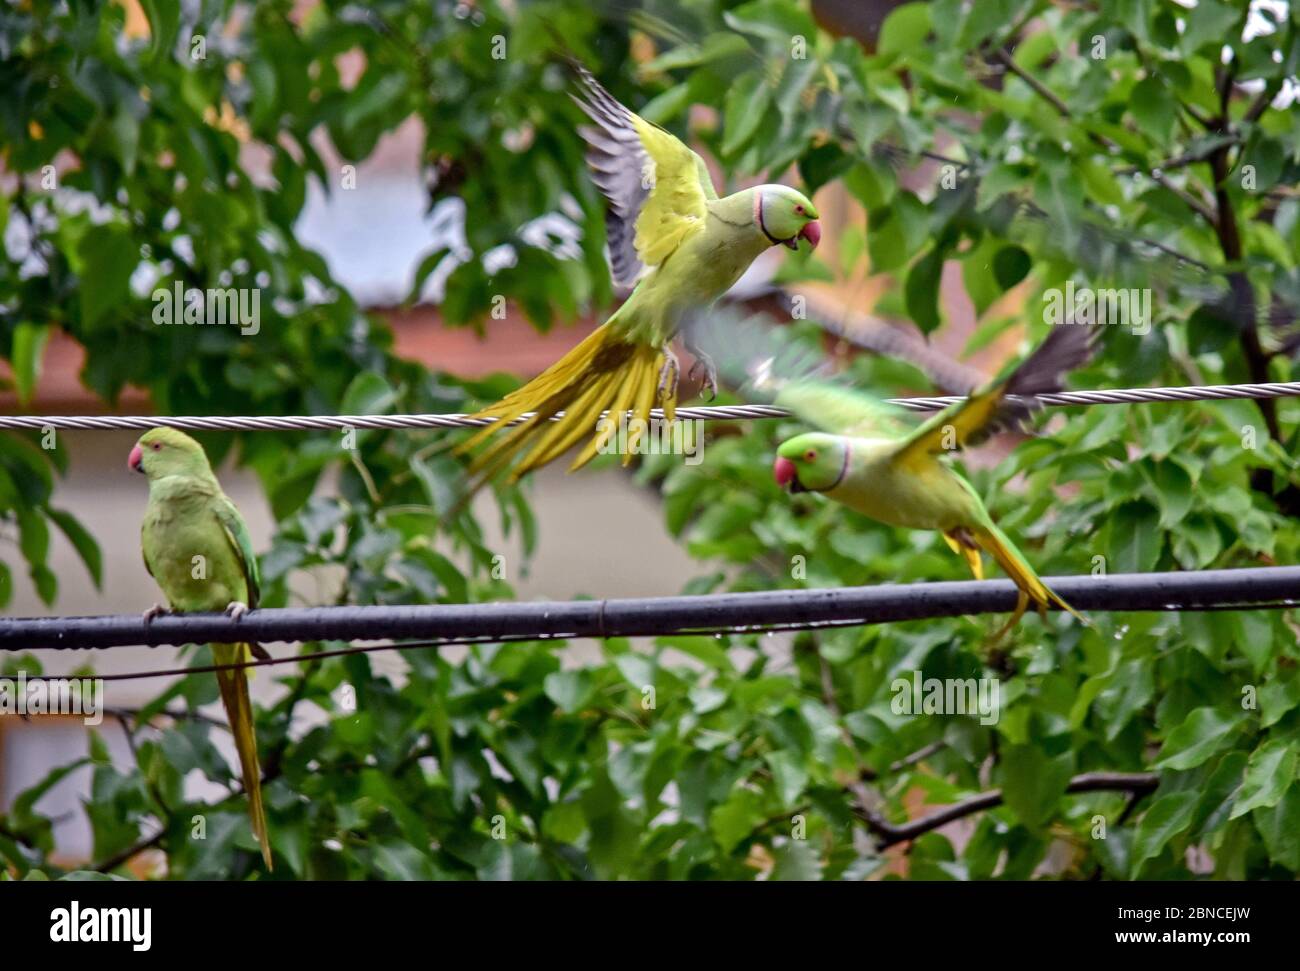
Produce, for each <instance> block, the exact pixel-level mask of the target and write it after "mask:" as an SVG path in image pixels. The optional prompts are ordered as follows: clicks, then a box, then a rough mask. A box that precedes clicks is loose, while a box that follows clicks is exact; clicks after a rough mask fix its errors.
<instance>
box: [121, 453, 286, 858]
mask: <svg viewBox="0 0 1300 971" xmlns="http://www.w3.org/2000/svg"><path fill="white" fill-rule="evenodd" d="M128 465H129V466H130V467H131V468H132V469H134V470H135V471H137V472H142V473H144V475H145V476H147V477H148V479H149V504H148V506H147V507H146V508H145V514H144V523H143V524H142V526H141V528H140V544H141V548H142V550H143V552H144V565H145V569H147V570H148V571H149V574H150V575H151V576H152V577H153V578H154V580H156V581H157V582H158V586H159V587H161V588H162V591H163V593H164V594H165V595H166V597H167V603H168V605H169V607H170V609H171V610H174V611H178V612H182V613H184V612H198V611H225V612H226V613H229V614H231V615H233V616H235V617H239V616H240V615H242V614H243V613H245V612H246V611H248V610H249V609H250V608H253V607H256V606H257V598H258V586H259V580H258V571H257V557H255V556H254V555H253V547H252V543H251V541H250V540H249V537H248V527H247V526H246V525H245V524H244V517H243V516H241V515H240V514H239V510H238V509H236V508H235V504H234V503H233V502H231V501H230V499H229V498H228V497H227V496H226V494H225V493H224V492H222V491H221V486H220V485H219V484H218V483H217V478H216V476H214V475H213V474H212V467H211V466H210V465H209V464H208V457H207V455H205V454H204V452H203V447H202V446H201V445H199V443H198V442H196V441H195V440H194V439H192V438H190V437H189V436H188V435H186V434H185V433H184V432H179V431H177V430H176V429H174V428H153V429H150V430H149V431H147V432H145V433H144V434H143V435H142V436H140V440H139V441H138V442H137V443H136V445H135V447H134V448H133V449H131V456H130V458H129V459H128ZM162 612H164V611H163V608H161V607H157V606H155V607H154V608H152V609H151V610H149V611H147V612H146V614H145V617H146V619H151V618H152V617H154V616H156V615H157V614H159V613H162ZM252 655H257V656H258V657H266V656H267V655H266V653H265V651H263V650H262V649H261V648H260V647H258V646H257V645H255V644H213V645H212V656H213V659H214V662H215V663H216V664H239V663H241V662H244V661H247V660H249V658H250V657H251V656H252ZM217 684H218V686H219V687H220V689H221V701H222V703H223V704H224V705H225V708H226V716H227V717H228V718H229V719H230V730H231V733H232V734H233V736H234V739H235V749H236V751H238V753H239V766H240V771H241V774H242V776H243V780H244V791H245V792H246V793H247V795H248V813H249V816H250V817H251V819H252V822H253V833H254V834H255V835H256V836H257V841H258V843H259V844H260V845H261V847H262V859H263V860H265V861H266V868H267V869H268V870H270V869H271V844H270V842H269V840H268V837H267V831H266V811H265V809H264V808H263V805H262V773H261V769H260V768H259V767H258V762H257V739H256V738H255V737H254V735H253V707H252V701H251V700H250V698H249V695H248V677H247V675H246V673H245V672H244V671H243V670H233V671H218V672H217Z"/></svg>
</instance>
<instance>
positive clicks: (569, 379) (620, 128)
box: [461, 65, 821, 481]
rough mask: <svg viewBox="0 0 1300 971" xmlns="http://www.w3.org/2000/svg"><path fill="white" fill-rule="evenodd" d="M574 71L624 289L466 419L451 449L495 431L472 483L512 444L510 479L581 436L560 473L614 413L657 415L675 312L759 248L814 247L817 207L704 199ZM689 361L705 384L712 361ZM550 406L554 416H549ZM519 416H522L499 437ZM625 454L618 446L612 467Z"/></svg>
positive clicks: (685, 173) (707, 297)
mask: <svg viewBox="0 0 1300 971" xmlns="http://www.w3.org/2000/svg"><path fill="white" fill-rule="evenodd" d="M574 69H575V70H576V71H577V73H578V77H579V79H580V80H581V83H582V85H583V89H584V95H585V97H583V98H575V99H574V100H576V101H577V102H578V104H579V105H580V106H581V107H582V109H583V111H585V112H586V114H587V116H588V117H589V118H590V119H591V121H592V122H593V123H594V124H593V125H590V126H586V127H584V128H582V129H581V133H582V136H583V138H584V139H585V140H586V141H587V144H588V147H589V151H588V154H587V162H588V165H589V166H590V168H591V171H592V177H593V180H594V181H595V183H596V185H597V187H599V189H600V190H601V192H602V193H604V195H605V197H606V199H607V200H608V203H609V208H608V211H607V213H606V227H607V233H606V235H607V238H608V242H609V258H610V265H611V271H612V275H613V279H614V283H615V284H616V285H619V286H632V285H635V289H634V290H633V291H632V293H631V296H629V297H628V299H627V301H626V302H624V304H623V305H622V306H621V307H619V309H618V310H617V311H616V312H615V313H614V315H613V316H612V317H610V318H609V320H608V321H606V322H605V324H604V325H602V326H601V327H599V328H598V329H597V330H596V331H595V332H594V333H592V334H591V336H589V337H588V338H587V339H586V340H584V341H583V342H582V343H581V344H579V345H578V346H577V347H576V348H574V349H573V350H572V351H570V352H569V353H568V354H566V355H565V356H564V357H563V358H561V359H560V360H559V361H558V362H556V363H555V364H553V365H552V366H551V367H549V368H548V369H547V370H546V371H544V372H543V373H542V374H540V375H539V376H538V377H536V378H534V379H533V380H532V381H530V382H528V384H526V385H524V387H522V388H520V389H519V390H518V391H515V392H513V393H512V394H510V395H507V396H506V397H505V398H503V399H502V400H501V401H499V402H498V403H496V404H494V405H492V406H490V407H488V408H485V409H483V410H482V411H480V412H479V413H478V415H477V416H476V417H480V418H495V419H497V421H496V422H495V423H494V424H492V425H490V426H488V427H486V428H484V429H483V430H482V431H481V432H479V433H478V434H476V435H474V436H473V437H472V438H470V439H469V441H467V442H466V443H464V445H462V446H461V448H462V450H463V449H466V448H470V447H472V446H473V445H475V444H476V443H478V442H480V441H483V440H484V439H486V438H488V437H489V436H492V435H493V434H495V433H497V432H500V438H498V440H497V441H496V442H494V443H493V445H492V446H491V447H490V448H488V449H486V450H484V452H483V453H482V454H481V455H479V456H478V457H477V458H476V460H475V462H474V465H473V469H474V471H475V472H478V473H481V474H482V478H483V479H486V478H489V477H491V476H492V475H494V474H496V473H497V472H499V471H500V470H502V469H503V468H505V467H506V466H507V465H508V464H509V463H510V462H511V460H512V459H514V458H515V456H517V455H519V454H520V453H521V452H522V451H523V450H524V449H525V448H527V449H528V451H527V454H525V455H524V456H523V458H522V459H521V461H520V462H519V463H518V464H517V465H516V466H515V468H514V470H513V472H512V478H518V477H519V476H521V475H523V474H525V473H526V472H528V471H530V470H532V469H536V468H538V467H539V466H542V465H545V464H546V463H547V462H550V461H551V460H553V459H555V458H557V457H558V456H559V455H561V454H562V453H563V452H565V451H566V450H567V449H569V448H570V447H572V446H574V445H576V444H577V443H578V442H579V441H580V440H581V439H582V438H584V437H590V440H589V441H588V442H587V444H586V447H585V448H584V449H583V450H582V451H581V452H580V453H579V454H578V456H577V458H576V459H575V460H574V462H573V464H572V466H570V470H572V469H577V468H579V467H581V466H582V465H584V464H586V463H587V462H589V461H590V460H591V459H592V457H593V456H595V455H596V453H597V451H598V450H599V449H600V448H601V446H602V445H603V444H604V443H605V441H606V440H607V439H608V438H609V437H610V436H611V435H613V434H614V432H615V430H616V428H617V426H618V425H619V423H620V420H621V419H623V418H624V417H625V416H626V417H627V418H628V419H631V418H638V419H641V420H642V421H648V419H649V413H650V409H651V408H652V406H653V405H654V403H655V401H656V398H657V399H658V400H659V401H660V402H661V403H662V406H663V409H664V412H665V414H666V415H667V417H668V418H669V419H671V418H672V417H673V413H674V409H675V407H676V399H677V376H678V365H677V358H676V356H675V355H674V354H673V352H672V350H671V348H670V346H669V344H670V342H671V341H672V339H673V337H674V336H675V335H676V334H677V331H678V329H679V327H680V324H681V321H682V317H683V315H684V314H686V313H687V312H688V311H692V310H699V309H703V308H706V307H708V306H709V305H710V304H712V303H713V302H714V301H715V300H717V299H718V297H720V296H721V295H722V294H723V293H725V292H726V291H727V290H728V289H730V287H731V285H732V284H734V283H735V282H736V280H737V279H739V278H740V275H741V274H742V273H744V272H745V270H746V269H747V268H748V267H749V265H750V263H752V262H753V261H754V259H755V257H757V256H758V255H759V254H760V253H762V252H763V251H764V250H766V249H768V248H769V247H771V246H776V245H778V244H779V245H783V246H788V247H789V248H790V249H792V250H794V249H798V246H799V241H800V240H806V241H807V242H808V244H809V245H810V246H811V247H816V246H817V243H818V242H819V241H820V239H821V227H820V224H819V223H818V222H817V218H818V216H817V210H816V209H815V208H814V207H813V204H812V203H811V202H810V201H808V199H806V198H805V197H804V196H803V195H801V194H800V193H798V192H796V191H795V190H794V189H791V188H788V187H787V186H783V185H760V186H756V187H754V188H751V189H745V190H743V191H741V192H736V193H733V194H732V195H729V196H726V197H725V198H721V199H720V198H718V194H717V192H716V191H715V190H714V188H713V183H712V182H711V181H710V179H709V174H708V170H707V169H706V168H705V165H704V161H703V159H701V158H700V157H699V156H698V155H696V154H695V153H694V152H693V151H691V150H690V149H689V148H687V147H686V146H685V145H684V144H682V142H681V141H679V140H678V139H677V138H676V137H674V136H673V135H671V134H669V133H668V132H667V131H665V130H664V129H662V128H660V127H659V126H658V125H654V124H651V123H650V122H648V121H646V120H645V119H644V118H641V117H639V116H638V115H636V114H634V113H633V112H631V111H629V110H628V109H627V108H626V107H624V106H623V105H622V104H620V103H619V102H618V101H616V100H615V99H614V97H613V96H612V95H610V93H609V92H608V91H606V90H605V89H604V88H603V87H601V85H600V84H599V83H598V82H597V81H596V79H595V78H594V77H592V76H591V74H590V73H589V72H588V71H586V70H585V69H584V68H582V67H581V66H580V65H575V66H574ZM692 350H694V348H692ZM697 357H700V355H697ZM700 360H701V366H702V367H703V369H704V370H705V372H706V384H708V385H709V386H710V387H712V386H713V384H714V379H713V371H712V366H711V364H710V363H709V362H708V361H707V359H704V358H702V357H700ZM606 410H608V412H609V417H610V422H608V423H607V424H606V425H605V426H604V427H603V429H600V430H598V429H597V420H598V419H599V418H600V415H601V413H602V412H604V411H606ZM561 411H563V412H564V416H563V417H562V418H561V419H559V420H557V421H549V419H551V418H552V417H554V416H555V415H556V414H557V413H558V412H561ZM528 412H533V413H534V415H533V416H532V417H530V418H528V419H526V420H524V421H522V422H521V423H520V424H519V425H517V426H515V427H514V428H512V429H510V430H509V431H503V429H505V426H506V425H507V424H509V423H510V422H512V421H515V420H517V419H520V418H522V416H524V415H525V414H527V413H528ZM633 427H638V426H633ZM634 451H635V449H634V448H631V447H629V448H628V450H627V453H628V454H627V455H625V456H624V464H627V462H628V461H630V460H631V455H632V453H633V452H634ZM480 481H481V480H480Z"/></svg>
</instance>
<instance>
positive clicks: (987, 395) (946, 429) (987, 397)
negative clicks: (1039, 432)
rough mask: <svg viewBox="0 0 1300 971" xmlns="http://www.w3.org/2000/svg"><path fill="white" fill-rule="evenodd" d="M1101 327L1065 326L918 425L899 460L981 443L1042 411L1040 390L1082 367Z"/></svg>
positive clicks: (1049, 389) (1061, 383)
mask: <svg viewBox="0 0 1300 971" xmlns="http://www.w3.org/2000/svg"><path fill="white" fill-rule="evenodd" d="M1100 332H1101V328H1100V327H1088V326H1085V325H1083V324H1069V325H1062V326H1060V327H1057V328H1055V329H1054V330H1053V331H1052V333H1051V334H1050V335H1048V337H1047V339H1046V340H1044V341H1043V342H1042V344H1040V345H1039V346H1038V348H1037V349H1036V350H1035V351H1034V352H1033V353H1032V354H1030V355H1029V356H1028V357H1027V358H1025V359H1024V360H1023V361H1021V362H1019V363H1018V364H1016V365H1014V366H1013V367H1012V368H1010V369H1009V370H1008V371H1004V372H1003V374H1002V375H1001V376H999V377H997V378H995V379H994V380H993V381H992V382H990V383H989V384H988V385H986V386H985V387H984V388H982V389H981V390H979V391H976V392H975V393H974V394H972V395H971V396H970V397H969V398H967V399H965V400H964V401H959V402H957V403H956V404H953V405H950V406H949V407H947V408H945V409H944V410H943V411H941V412H939V413H938V414H937V415H935V416H934V417H932V418H930V419H929V420H928V421H926V422H925V423H924V424H923V425H921V427H920V428H918V429H916V431H915V432H913V433H912V434H911V435H910V436H909V437H908V438H907V440H906V441H904V442H903V443H902V445H901V446H900V448H899V459H900V460H901V461H904V462H906V461H909V460H911V459H913V458H915V457H916V456H918V455H923V454H928V455H939V454H942V453H944V452H950V451H954V450H956V449H963V448H965V447H967V446H968V445H979V444H980V443H981V442H983V441H985V440H986V439H988V438H989V437H991V436H992V435H995V434H996V433H998V432H1000V431H1003V430H1005V429H1007V428H1013V427H1019V426H1020V425H1022V424H1023V423H1024V421H1025V420H1026V419H1027V418H1029V416H1030V415H1031V414H1032V413H1033V412H1034V411H1037V410H1038V409H1039V408H1040V407H1041V405H1039V404H1038V403H1037V402H1036V401H1035V400H1034V399H1035V398H1036V397H1037V396H1038V395H1043V394H1054V393H1056V392H1058V391H1060V390H1061V389H1062V388H1063V387H1065V376H1066V375H1067V374H1069V373H1070V372H1071V371H1073V370H1074V369H1075V368H1078V367H1081V366H1083V365H1084V364H1085V363H1087V362H1088V360H1089V359H1090V358H1091V357H1092V355H1093V353H1094V351H1095V349H1096V341H1097V335H1098V334H1099V333H1100Z"/></svg>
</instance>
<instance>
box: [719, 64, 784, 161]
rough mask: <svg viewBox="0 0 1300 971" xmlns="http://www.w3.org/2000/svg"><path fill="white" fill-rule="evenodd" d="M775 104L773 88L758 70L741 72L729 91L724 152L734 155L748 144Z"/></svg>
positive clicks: (723, 130) (723, 134) (723, 137)
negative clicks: (764, 116) (769, 109)
mask: <svg viewBox="0 0 1300 971" xmlns="http://www.w3.org/2000/svg"><path fill="white" fill-rule="evenodd" d="M771 103H772V89H771V88H769V87H768V86H767V82H766V81H765V80H764V79H763V75H762V74H760V73H758V72H757V71H749V72H747V73H745V74H742V75H741V76H740V77H739V78H737V79H736V81H735V83H734V84H732V86H731V90H729V91H728V92H727V101H726V107H725V114H726V121H725V122H724V123H723V128H722V153H723V154H724V155H734V154H736V152H738V151H739V150H740V149H742V148H744V147H745V145H746V144H748V142H749V140H750V139H751V138H753V137H754V133H755V132H756V131H758V126H759V125H760V124H762V122H763V115H764V114H765V113H766V111H767V109H768V106H769V105H771Z"/></svg>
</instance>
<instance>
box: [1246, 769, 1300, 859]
mask: <svg viewBox="0 0 1300 971" xmlns="http://www.w3.org/2000/svg"><path fill="white" fill-rule="evenodd" d="M1251 818H1252V819H1253V820H1254V822H1255V828H1256V829H1257V830H1259V835H1260V836H1262V837H1263V838H1264V845H1265V846H1266V847H1268V855H1269V857H1270V858H1271V859H1272V860H1273V862H1274V863H1276V864H1277V865H1278V866H1283V867H1286V868H1287V869H1289V870H1291V871H1293V872H1294V871H1296V870H1300V784H1296V783H1294V782H1293V783H1291V785H1290V786H1288V787H1287V790H1286V792H1285V793H1283V795H1282V798H1281V799H1279V800H1278V801H1277V803H1276V804H1275V805H1273V806H1268V807H1264V806H1261V807H1260V808H1258V809H1256V810H1255V811H1254V815H1253V816H1252V817H1251Z"/></svg>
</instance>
